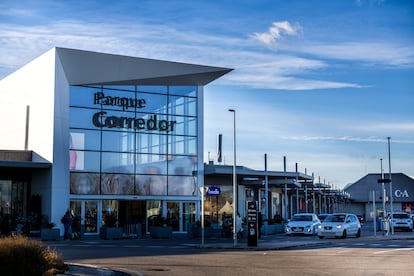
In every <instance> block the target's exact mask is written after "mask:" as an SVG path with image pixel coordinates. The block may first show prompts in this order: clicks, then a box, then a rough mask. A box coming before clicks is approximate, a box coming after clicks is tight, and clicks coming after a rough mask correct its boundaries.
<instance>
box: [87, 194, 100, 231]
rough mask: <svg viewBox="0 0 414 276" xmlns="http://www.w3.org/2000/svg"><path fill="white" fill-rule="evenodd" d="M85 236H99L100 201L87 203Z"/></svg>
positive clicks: (88, 201)
mask: <svg viewBox="0 0 414 276" xmlns="http://www.w3.org/2000/svg"><path fill="white" fill-rule="evenodd" d="M85 234H98V201H97V200H86V201H85Z"/></svg>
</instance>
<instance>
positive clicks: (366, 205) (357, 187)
mask: <svg viewBox="0 0 414 276" xmlns="http://www.w3.org/2000/svg"><path fill="white" fill-rule="evenodd" d="M379 179H381V174H379V173H377V174H375V173H373V174H367V175H366V176H364V177H363V178H361V179H360V180H358V181H357V182H355V183H353V184H351V185H349V186H347V187H345V189H344V190H345V192H347V193H349V194H350V198H351V205H350V207H349V208H350V211H351V212H353V213H356V214H361V215H363V216H365V219H366V220H368V221H369V220H372V219H373V215H374V210H373V201H374V199H375V207H376V208H375V216H376V217H378V216H382V213H383V204H382V202H383V193H382V192H381V190H382V184H381V183H380V181H378V180H379ZM384 179H389V174H387V173H385V174H384ZM391 180H392V191H390V184H389V183H388V182H387V180H386V181H385V182H386V183H384V188H385V191H386V207H385V208H386V212H387V213H388V212H389V211H390V210H391V194H392V198H393V208H392V209H393V211H399V212H401V211H404V212H408V213H411V212H414V179H412V178H411V177H409V176H407V175H405V174H403V173H392V174H391ZM373 192H374V193H373ZM374 196H375V198H374Z"/></svg>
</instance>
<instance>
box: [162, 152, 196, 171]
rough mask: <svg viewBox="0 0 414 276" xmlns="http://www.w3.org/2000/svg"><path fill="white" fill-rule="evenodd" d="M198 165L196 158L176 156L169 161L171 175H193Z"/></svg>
mask: <svg viewBox="0 0 414 276" xmlns="http://www.w3.org/2000/svg"><path fill="white" fill-rule="evenodd" d="M196 164H197V158H196V157H195V156H176V157H174V158H173V159H172V160H169V161H168V174H169V175H193V171H195V170H196V169H197V168H196Z"/></svg>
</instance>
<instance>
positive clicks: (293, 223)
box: [285, 213, 321, 235]
mask: <svg viewBox="0 0 414 276" xmlns="http://www.w3.org/2000/svg"><path fill="white" fill-rule="evenodd" d="M320 224H321V222H320V220H319V219H318V216H317V215H316V214H312V213H303V214H296V215H294V216H293V217H292V218H291V219H290V220H289V222H288V223H287V224H286V227H285V233H286V235H292V234H307V235H316V234H317V233H318V226H319V225H320Z"/></svg>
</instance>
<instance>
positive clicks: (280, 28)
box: [252, 21, 302, 46]
mask: <svg viewBox="0 0 414 276" xmlns="http://www.w3.org/2000/svg"><path fill="white" fill-rule="evenodd" d="M301 32H302V27H301V26H300V25H299V24H298V23H296V24H294V25H292V24H290V23H289V22H288V21H282V22H273V23H272V26H271V27H270V28H269V30H268V31H267V32H264V33H254V35H252V37H253V38H254V39H256V40H258V41H260V42H261V43H263V44H265V45H267V46H277V45H278V42H279V41H280V40H281V39H282V37H283V35H287V36H297V35H298V34H300V33H301Z"/></svg>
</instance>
